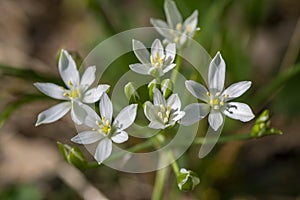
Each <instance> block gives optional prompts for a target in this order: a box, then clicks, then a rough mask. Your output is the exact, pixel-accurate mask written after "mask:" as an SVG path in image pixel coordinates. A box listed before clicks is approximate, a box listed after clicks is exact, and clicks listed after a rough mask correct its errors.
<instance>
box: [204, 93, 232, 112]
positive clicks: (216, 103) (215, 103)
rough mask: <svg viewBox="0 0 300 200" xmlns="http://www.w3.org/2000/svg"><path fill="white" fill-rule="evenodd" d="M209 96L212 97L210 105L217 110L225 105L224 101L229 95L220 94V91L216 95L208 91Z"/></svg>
mask: <svg viewBox="0 0 300 200" xmlns="http://www.w3.org/2000/svg"><path fill="white" fill-rule="evenodd" d="M207 96H208V97H210V100H209V105H210V107H212V108H213V109H215V110H219V109H220V108H221V107H222V106H224V101H225V99H226V98H227V97H228V96H229V95H228V94H223V95H222V96H220V92H218V93H216V95H211V93H210V92H207Z"/></svg>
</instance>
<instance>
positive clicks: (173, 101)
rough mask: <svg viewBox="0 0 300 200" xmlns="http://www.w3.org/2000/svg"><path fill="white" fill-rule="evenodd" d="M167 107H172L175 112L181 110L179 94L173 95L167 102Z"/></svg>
mask: <svg viewBox="0 0 300 200" xmlns="http://www.w3.org/2000/svg"><path fill="white" fill-rule="evenodd" d="M167 105H168V106H170V107H171V109H173V110H180V108H181V101H180V99H179V96H178V94H172V95H171V96H170V97H169V98H168V100H167Z"/></svg>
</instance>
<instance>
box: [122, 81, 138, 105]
mask: <svg viewBox="0 0 300 200" xmlns="http://www.w3.org/2000/svg"><path fill="white" fill-rule="evenodd" d="M124 93H125V96H126V97H127V99H128V100H129V102H130V103H136V102H137V101H138V100H139V99H140V96H139V94H138V92H137V86H136V84H135V83H133V82H129V83H127V84H126V85H125V87H124Z"/></svg>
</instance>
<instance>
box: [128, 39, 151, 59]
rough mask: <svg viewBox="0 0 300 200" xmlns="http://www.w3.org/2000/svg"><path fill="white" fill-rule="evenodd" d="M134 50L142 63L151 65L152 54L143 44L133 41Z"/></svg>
mask: <svg viewBox="0 0 300 200" xmlns="http://www.w3.org/2000/svg"><path fill="white" fill-rule="evenodd" d="M132 50H133V52H134V54H135V56H136V57H137V58H138V59H139V61H140V62H141V63H143V64H147V63H150V53H149V51H148V50H147V48H146V47H145V45H144V44H143V43H142V42H140V41H138V40H132Z"/></svg>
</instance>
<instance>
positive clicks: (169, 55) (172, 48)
mask: <svg viewBox="0 0 300 200" xmlns="http://www.w3.org/2000/svg"><path fill="white" fill-rule="evenodd" d="M175 56H176V44H175V43H171V44H168V45H167V47H166V59H165V60H166V61H167V62H168V63H172V62H173V61H174V59H175Z"/></svg>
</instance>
